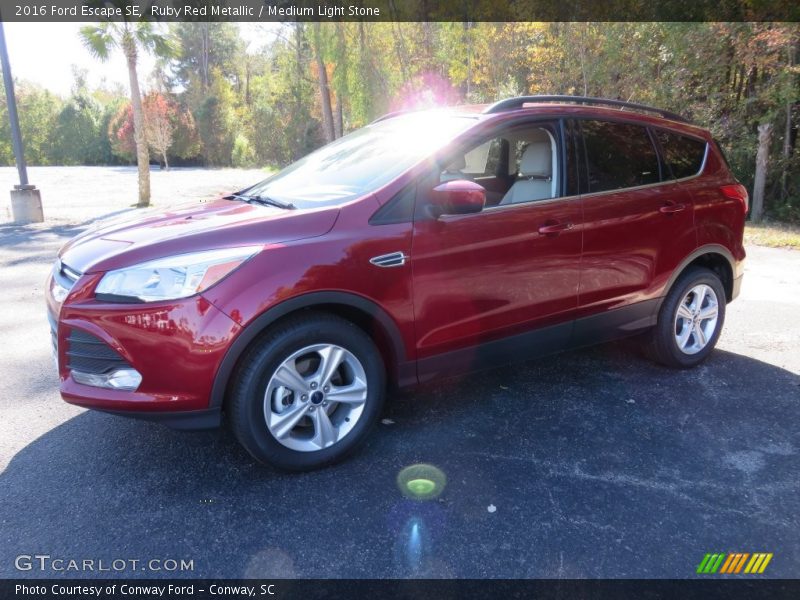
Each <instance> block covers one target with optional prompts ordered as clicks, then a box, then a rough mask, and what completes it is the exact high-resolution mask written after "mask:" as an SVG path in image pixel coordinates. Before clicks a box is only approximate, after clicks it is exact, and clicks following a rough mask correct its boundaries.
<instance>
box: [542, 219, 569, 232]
mask: <svg viewBox="0 0 800 600" xmlns="http://www.w3.org/2000/svg"><path fill="white" fill-rule="evenodd" d="M569 229H572V223H554V222H552V221H548V222H547V223H546V224H545V225H542V226H541V227H539V233H540V234H542V235H558V234H559V233H561V232H562V231H567V230H569Z"/></svg>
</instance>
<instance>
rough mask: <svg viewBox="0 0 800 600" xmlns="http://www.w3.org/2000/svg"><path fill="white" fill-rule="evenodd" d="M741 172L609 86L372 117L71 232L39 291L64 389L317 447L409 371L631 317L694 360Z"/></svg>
mask: <svg viewBox="0 0 800 600" xmlns="http://www.w3.org/2000/svg"><path fill="white" fill-rule="evenodd" d="M747 209H748V196H747V192H746V190H745V189H744V188H743V187H742V186H741V185H740V184H739V183H738V182H737V181H736V179H735V178H734V177H733V175H732V174H731V172H730V170H729V168H728V166H727V164H726V162H725V159H724V157H723V156H722V154H721V152H720V150H719V147H718V146H717V144H716V143H715V142H714V140H713V139H712V137H711V136H710V134H709V133H708V132H707V131H705V130H703V129H700V128H698V127H695V126H693V125H690V124H689V123H687V122H685V121H684V120H683V119H682V118H680V117H679V116H677V115H674V114H671V113H667V112H665V111H660V110H657V109H653V108H650V107H644V106H641V105H634V104H630V103H624V102H619V101H609V100H599V99H590V98H577V97H558V96H551V97H541V96H532V97H522V98H513V99H509V100H504V101H501V102H498V103H496V104H494V105H491V106H470V107H461V108H456V109H449V110H437V111H429V112H416V113H406V114H395V115H389V116H387V117H384V118H382V119H379V120H378V121H376V122H375V123H372V124H371V125H369V126H368V127H365V128H363V129H360V130H358V131H356V132H354V133H352V134H350V135H347V136H345V137H343V138H341V139H339V140H337V141H335V142H333V143H331V144H329V145H327V146H325V147H324V148H322V149H320V150H318V151H316V152H314V153H312V154H310V155H308V156H307V157H305V158H303V159H302V160H300V161H298V162H296V163H294V164H293V165H291V166H289V167H287V168H286V169H284V170H283V171H280V172H279V173H277V174H275V175H273V176H271V177H269V178H268V179H266V180H265V181H262V182H261V183H258V184H256V185H254V186H252V187H250V188H248V189H245V190H241V191H239V192H237V193H235V194H230V195H229V196H226V197H223V198H219V199H217V200H214V201H213V202H209V203H205V204H194V205H191V206H186V207H183V208H180V209H176V210H172V211H169V212H165V213H163V214H159V215H157V216H140V217H139V218H138V219H136V220H133V221H129V222H126V223H122V224H109V225H100V226H98V227H97V228H95V229H92V230H89V231H86V232H85V233H83V234H81V235H79V236H78V237H76V238H75V239H73V240H72V241H70V242H69V243H67V244H66V245H65V246H64V247H63V248H62V249H61V251H60V252H59V255H58V260H57V261H56V264H55V267H54V269H53V271H52V275H51V277H50V278H49V280H48V284H47V307H48V312H49V317H50V321H51V325H52V336H53V343H54V348H55V352H56V357H57V363H58V371H59V375H60V380H61V394H62V396H63V397H64V399H65V400H66V401H67V402H71V403H73V404H77V405H80V406H85V407H89V408H94V409H100V410H104V411H109V412H114V413H119V414H124V415H134V416H140V417H145V418H148V419H154V420H160V421H163V422H165V423H167V424H169V425H172V426H174V427H180V428H203V427H212V426H216V425H219V423H220V420H221V414H222V412H223V411H224V412H225V413H226V414H227V417H228V419H229V420H230V422H231V424H232V427H233V430H234V432H235V433H236V436H237V437H238V439H239V440H240V441H241V443H242V444H243V445H244V447H245V448H247V450H248V451H250V453H251V454H252V455H253V456H255V457H256V458H257V459H259V460H261V461H264V462H267V463H271V464H273V465H276V466H279V467H282V468H286V469H298V470H299V469H309V468H314V467H319V466H322V465H325V464H328V463H331V462H333V461H335V460H337V459H339V458H341V457H343V456H345V455H346V454H347V453H349V452H350V451H352V450H353V449H354V448H355V447H356V446H357V445H358V444H359V443H360V442H361V441H363V439H364V437H365V436H366V434H367V433H368V430H369V429H370V427H371V426H372V425H373V424H374V423H375V421H376V420H377V419H378V416H379V414H380V412H381V408H382V404H383V401H384V396H385V391H386V388H387V386H389V385H395V386H408V385H412V384H416V383H418V382H423V381H426V380H430V379H432V378H435V377H442V376H446V375H451V374H455V373H459V372H464V371H469V370H477V369H485V368H488V367H491V366H493V365H497V364H503V363H506V362H508V361H511V360H517V359H522V358H528V357H532V356H536V355H541V354H544V353H551V352H557V351H561V350H565V349H567V348H571V347H576V346H581V345H586V344H590V343H595V342H602V341H606V340H610V339H613V338H619V337H623V336H629V335H633V334H643V335H644V337H645V338H646V345H647V348H648V349H649V352H650V354H651V355H652V357H653V358H655V359H656V360H658V361H659V362H661V363H663V364H665V365H669V366H671V367H679V368H685V367H692V366H694V365H697V364H698V363H700V362H701V361H702V360H704V359H705V358H706V357H707V356H708V355H709V353H710V352H711V351H712V349H713V347H714V345H715V344H716V342H717V338H718V337H719V335H720V330H721V328H722V324H723V321H724V318H725V306H726V304H727V303H728V302H730V301H731V300H733V299H734V298H735V297H736V296H737V294H738V291H739V287H740V283H741V278H742V261H743V260H744V257H745V252H744V249H743V246H742V234H743V229H744V220H745V215H746V213H747Z"/></svg>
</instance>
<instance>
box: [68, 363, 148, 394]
mask: <svg viewBox="0 0 800 600" xmlns="http://www.w3.org/2000/svg"><path fill="white" fill-rule="evenodd" d="M72 378H73V379H74V380H75V381H76V382H78V383H81V384H83V385H91V386H92V387H100V388H107V389H111V390H124V391H127V392H132V391H134V390H136V388H138V387H139V384H140V383H142V376H141V374H140V373H139V371H137V370H136V369H117V370H116V371H111V373H100V374H97V373H84V372H82V371H72Z"/></svg>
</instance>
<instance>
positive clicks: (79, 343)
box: [66, 329, 130, 374]
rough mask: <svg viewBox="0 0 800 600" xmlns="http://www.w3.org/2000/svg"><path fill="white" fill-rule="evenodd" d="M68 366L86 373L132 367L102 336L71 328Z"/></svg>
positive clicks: (68, 344)
mask: <svg viewBox="0 0 800 600" xmlns="http://www.w3.org/2000/svg"><path fill="white" fill-rule="evenodd" d="M66 355H67V367H69V369H71V370H75V371H82V372H84V373H95V374H102V373H108V372H110V371H114V370H116V369H120V368H130V365H129V364H128V362H127V361H126V360H125V359H124V358H122V356H121V355H120V354H119V353H118V352H117V351H116V350H114V349H113V348H112V347H111V346H109V345H108V344H106V343H105V342H104V341H103V340H101V339H100V338H98V337H96V336H94V335H92V334H91V333H87V332H85V331H81V330H79V329H71V330H70V332H69V335H68V336H67V351H66Z"/></svg>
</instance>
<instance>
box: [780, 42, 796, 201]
mask: <svg viewBox="0 0 800 600" xmlns="http://www.w3.org/2000/svg"><path fill="white" fill-rule="evenodd" d="M788 53H789V56H788V60H787V66H788V67H789V69H791V68H792V67H793V66H794V45H792V44H790V45H789V51H788ZM792 108H793V103H792V102H787V103H786V124H785V127H784V129H783V173H781V199H782V200H786V199H787V198H788V197H789V185H788V177H789V159H790V158H791V157H792Z"/></svg>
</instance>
